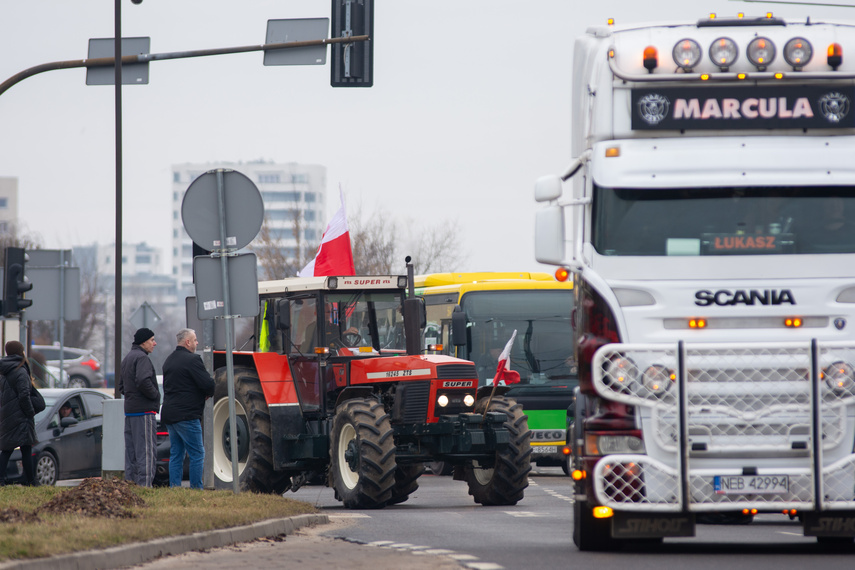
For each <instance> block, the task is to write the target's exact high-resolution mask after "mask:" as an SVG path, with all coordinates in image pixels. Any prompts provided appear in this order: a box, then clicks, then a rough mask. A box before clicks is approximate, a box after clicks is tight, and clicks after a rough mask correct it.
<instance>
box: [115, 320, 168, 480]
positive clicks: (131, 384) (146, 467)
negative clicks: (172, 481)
mask: <svg viewBox="0 0 855 570" xmlns="http://www.w3.org/2000/svg"><path fill="white" fill-rule="evenodd" d="M155 346H157V343H156V342H155V341H154V332H152V331H151V330H150V329H147V328H141V329H139V330H138V331H137V332H136V333H134V344H133V345H132V346H131V351H130V352H128V355H127V356H125V358H124V359H122V366H121V376H120V378H119V382H120V384H117V386H116V390H117V391H119V392H121V394H123V395H124V397H125V480H127V481H133V482H134V483H136V484H137V485H141V486H143V487H151V484H152V481H153V480H154V470H155V464H156V460H157V417H156V414H157V410H158V409H159V408H160V391H159V390H158V389H157V376H156V375H155V373H154V365H153V364H152V363H151V360H150V359H149V357H148V355H149V354H151V352H152V351H153V350H154V347H155Z"/></svg>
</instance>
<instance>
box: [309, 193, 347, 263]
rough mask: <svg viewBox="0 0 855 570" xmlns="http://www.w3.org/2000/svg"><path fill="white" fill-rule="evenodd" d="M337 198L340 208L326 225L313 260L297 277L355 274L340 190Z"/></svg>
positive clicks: (342, 195)
mask: <svg viewBox="0 0 855 570" xmlns="http://www.w3.org/2000/svg"><path fill="white" fill-rule="evenodd" d="M339 196H340V198H341V207H340V208H339V209H338V211H337V212H336V213H335V215H334V216H333V217H332V220H330V223H329V224H328V225H327V229H326V231H325V232H324V236H323V237H322V238H321V245H320V246H319V247H318V252H317V253H316V254H315V258H314V259H312V261H310V262H309V263H308V264H306V267H304V268H303V269H301V270H300V272H299V273H297V276H298V277H321V276H326V275H355V274H356V271H355V270H354V268H353V251H352V250H351V249H350V232H349V231H348V229H347V214H346V213H345V208H344V193H343V192H342V191H341V188H339Z"/></svg>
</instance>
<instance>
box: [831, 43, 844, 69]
mask: <svg viewBox="0 0 855 570" xmlns="http://www.w3.org/2000/svg"><path fill="white" fill-rule="evenodd" d="M841 63H843V48H842V47H840V44H829V46H828V65H829V66H830V67H831V69H833V70H834V71H837V68H838V67H840V64H841Z"/></svg>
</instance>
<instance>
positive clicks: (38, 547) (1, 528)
mask: <svg viewBox="0 0 855 570" xmlns="http://www.w3.org/2000/svg"><path fill="white" fill-rule="evenodd" d="M130 488H131V490H132V491H133V492H134V493H136V494H137V495H138V496H139V497H141V498H142V499H143V501H145V505H144V506H136V507H130V508H129V510H130V511H131V512H132V513H133V515H134V516H133V517H132V518H105V517H90V516H84V515H81V514H79V513H77V512H74V511H73V510H70V511H69V512H66V513H59V514H51V513H46V512H39V513H38V520H37V521H35V522H0V561H6V560H12V559H24V558H41V557H45V556H53V555H57V554H67V553H70V552H78V551H82V550H91V549H96V548H108V547H111V546H118V545H120V544H125V543H130V542H141V541H146V540H151V539H155V538H161V537H166V536H177V535H182V534H191V533H194V532H200V531H206V530H213V529H220V528H228V527H233V526H240V525H244V524H251V523H254V522H259V521H263V520H268V519H274V518H284V517H290V516H295V515H300V514H306V513H314V512H317V509H315V508H314V507H313V506H312V505H310V504H308V503H303V502H300V501H295V500H293V499H286V498H284V497H280V496H277V495H258V494H254V493H241V494H239V495H235V494H234V493H232V492H231V491H197V490H191V489H187V488H180V489H179V488H174V489H173V488H168V487H166V488H157V489H148V488H143V487H137V486H135V485H131V486H130ZM72 489H73V487H20V486H7V487H0V511H4V510H6V509H12V508H14V509H17V510H19V511H21V512H23V513H25V514H27V513H33V512H34V511H36V509H37V508H38V507H40V506H42V505H44V504H45V503H48V502H49V501H50V500H51V499H54V498H55V497H56V496H57V495H59V494H60V493H67V492H69V491H71V490H72ZM24 518H27V517H24Z"/></svg>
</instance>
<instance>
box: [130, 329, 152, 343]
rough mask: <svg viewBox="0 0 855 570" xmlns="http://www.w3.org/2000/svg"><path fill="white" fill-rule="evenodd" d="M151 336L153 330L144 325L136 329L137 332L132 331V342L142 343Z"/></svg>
mask: <svg viewBox="0 0 855 570" xmlns="http://www.w3.org/2000/svg"><path fill="white" fill-rule="evenodd" d="M153 336H154V332H152V330H151V329H147V328H145V327H143V328H141V329H137V332H135V333H134V344H142V343H144V342H145V341H147V340H148V339H150V338H152V337H153Z"/></svg>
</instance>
